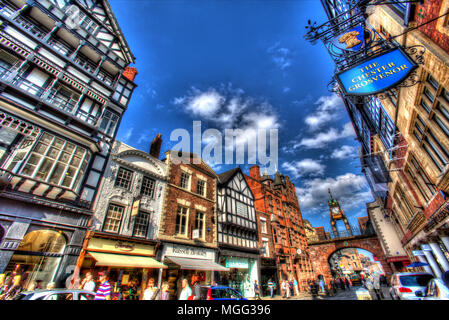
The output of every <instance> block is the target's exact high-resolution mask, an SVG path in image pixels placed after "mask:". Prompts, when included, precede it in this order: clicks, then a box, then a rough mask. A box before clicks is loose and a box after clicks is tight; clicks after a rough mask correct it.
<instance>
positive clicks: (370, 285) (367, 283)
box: [364, 276, 376, 300]
mask: <svg viewBox="0 0 449 320" xmlns="http://www.w3.org/2000/svg"><path fill="white" fill-rule="evenodd" d="M364 285H365V288H366V289H367V290H368V292H369V295H370V296H371V298H372V299H373V300H374V297H375V294H376V293H375V291H374V286H373V279H372V277H370V276H368V277H366V278H365V284H364Z"/></svg>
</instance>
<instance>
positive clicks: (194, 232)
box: [192, 229, 200, 239]
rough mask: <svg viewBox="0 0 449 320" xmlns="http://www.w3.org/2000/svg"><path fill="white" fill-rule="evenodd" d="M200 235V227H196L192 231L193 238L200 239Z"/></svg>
mask: <svg viewBox="0 0 449 320" xmlns="http://www.w3.org/2000/svg"><path fill="white" fill-rule="evenodd" d="M199 237H200V229H194V230H193V231H192V239H198V238H199Z"/></svg>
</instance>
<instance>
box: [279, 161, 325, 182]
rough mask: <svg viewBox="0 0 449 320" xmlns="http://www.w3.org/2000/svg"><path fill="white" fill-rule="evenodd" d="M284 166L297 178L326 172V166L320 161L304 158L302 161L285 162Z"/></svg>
mask: <svg viewBox="0 0 449 320" xmlns="http://www.w3.org/2000/svg"><path fill="white" fill-rule="evenodd" d="M282 168H283V169H284V170H286V171H288V172H290V173H291V174H292V175H293V176H294V177H295V178H299V177H303V176H306V175H309V176H320V175H322V174H324V170H325V169H326V166H325V165H323V164H322V163H321V162H320V161H317V160H312V159H303V160H301V161H291V162H284V163H283V164H282Z"/></svg>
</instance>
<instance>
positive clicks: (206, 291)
mask: <svg viewBox="0 0 449 320" xmlns="http://www.w3.org/2000/svg"><path fill="white" fill-rule="evenodd" d="M201 300H248V299H246V298H245V297H244V296H243V295H242V294H241V293H240V292H238V291H237V290H235V289H233V288H230V287H226V286H202V287H201Z"/></svg>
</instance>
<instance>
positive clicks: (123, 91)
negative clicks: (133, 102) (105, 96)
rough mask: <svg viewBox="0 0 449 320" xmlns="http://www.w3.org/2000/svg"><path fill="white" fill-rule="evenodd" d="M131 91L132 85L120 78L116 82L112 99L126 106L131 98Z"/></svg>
mask: <svg viewBox="0 0 449 320" xmlns="http://www.w3.org/2000/svg"><path fill="white" fill-rule="evenodd" d="M132 92H133V85H132V84H131V83H130V82H128V81H126V80H125V79H123V78H122V79H120V80H119V83H118V84H117V88H116V89H115V92H114V95H113V96H112V99H114V100H115V101H118V102H119V103H120V104H122V105H124V106H126V105H128V101H129V99H130V98H131V94H132Z"/></svg>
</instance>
